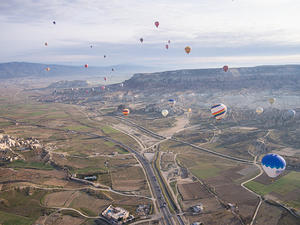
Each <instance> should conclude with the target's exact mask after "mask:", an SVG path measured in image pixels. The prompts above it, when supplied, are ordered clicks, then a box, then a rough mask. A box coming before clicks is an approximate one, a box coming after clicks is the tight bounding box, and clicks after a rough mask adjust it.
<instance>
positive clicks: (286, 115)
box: [283, 109, 296, 120]
mask: <svg viewBox="0 0 300 225" xmlns="http://www.w3.org/2000/svg"><path fill="white" fill-rule="evenodd" d="M295 116H296V111H295V110H293V109H289V110H288V111H286V112H285V113H284V114H283V119H285V120H292V119H294V118H295Z"/></svg>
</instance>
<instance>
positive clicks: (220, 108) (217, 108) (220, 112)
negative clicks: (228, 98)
mask: <svg viewBox="0 0 300 225" xmlns="http://www.w3.org/2000/svg"><path fill="white" fill-rule="evenodd" d="M226 113H227V107H226V105H224V104H222V103H220V104H215V105H213V106H212V107H211V114H212V115H213V116H214V117H215V118H216V119H217V120H220V119H223V118H224V117H225V115H226Z"/></svg>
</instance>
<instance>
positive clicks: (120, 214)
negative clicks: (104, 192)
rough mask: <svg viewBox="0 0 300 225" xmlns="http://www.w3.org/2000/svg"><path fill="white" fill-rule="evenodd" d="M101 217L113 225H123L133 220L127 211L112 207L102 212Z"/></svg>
mask: <svg viewBox="0 0 300 225" xmlns="http://www.w3.org/2000/svg"><path fill="white" fill-rule="evenodd" d="M102 216H104V217H105V218H106V219H108V220H110V221H111V222H112V223H114V224H123V223H126V222H128V221H129V220H132V219H133V218H134V217H133V216H132V215H130V214H129V212H128V211H127V210H125V209H123V208H120V207H113V206H112V205H110V206H109V207H108V208H107V209H105V210H104V211H103V212H102Z"/></svg>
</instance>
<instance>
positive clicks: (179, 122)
mask: <svg viewBox="0 0 300 225" xmlns="http://www.w3.org/2000/svg"><path fill="white" fill-rule="evenodd" d="M188 124H189V120H188V118H187V117H186V115H183V116H179V117H177V118H176V124H175V126H174V127H170V128H169V129H164V130H162V131H159V132H158V134H160V135H162V136H165V137H171V136H172V135H173V134H175V133H177V132H179V131H180V130H183V129H184V127H185V126H186V125H188Z"/></svg>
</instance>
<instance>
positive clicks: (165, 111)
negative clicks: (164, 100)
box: [161, 109, 169, 117]
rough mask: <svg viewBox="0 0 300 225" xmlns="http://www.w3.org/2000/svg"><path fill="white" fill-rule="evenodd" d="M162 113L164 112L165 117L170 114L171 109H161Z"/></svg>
mask: <svg viewBox="0 0 300 225" xmlns="http://www.w3.org/2000/svg"><path fill="white" fill-rule="evenodd" d="M161 114H162V115H163V116H164V117H166V116H167V115H168V114H169V111H168V110H166V109H164V110H162V111H161Z"/></svg>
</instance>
